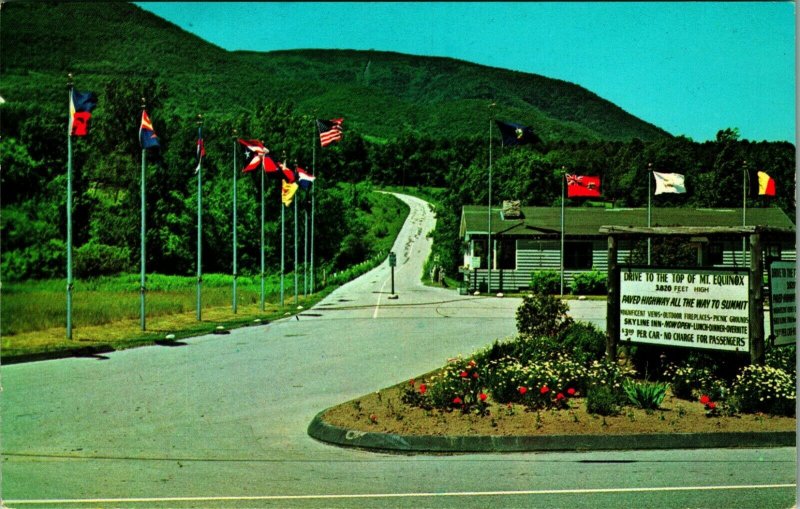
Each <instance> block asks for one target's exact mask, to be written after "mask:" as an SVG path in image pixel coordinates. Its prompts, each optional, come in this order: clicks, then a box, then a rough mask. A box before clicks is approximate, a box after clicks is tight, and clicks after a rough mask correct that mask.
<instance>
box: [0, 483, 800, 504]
mask: <svg viewBox="0 0 800 509" xmlns="http://www.w3.org/2000/svg"><path fill="white" fill-rule="evenodd" d="M796 487H797V484H751V485H747V484H745V485H732V486H665V487H653V488H586V489H571V490H520V491H459V492H444V493H435V492H433V493H431V492H422V493H354V494H344V495H263V496H230V497H163V498H159V497H150V498H82V499H38V500H37V499H30V500H5V501H4V503H6V504H8V505H46V504H119V503H142V504H146V503H156V502H236V501H242V502H247V501H257V500H264V501H269V500H352V499H368V498H435V497H505V496H520V495H523V496H524V495H588V494H603V493H611V494H613V493H657V492H665V491H709V490H715V491H724V490H728V491H730V490H766V489H789V488H796Z"/></svg>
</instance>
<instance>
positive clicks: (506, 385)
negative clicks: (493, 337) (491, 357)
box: [486, 355, 588, 409]
mask: <svg viewBox="0 0 800 509" xmlns="http://www.w3.org/2000/svg"><path fill="white" fill-rule="evenodd" d="M587 374H588V371H587V369H586V368H585V367H584V366H582V365H581V364H579V363H577V362H575V361H573V360H572V359H570V358H569V357H567V356H564V355H559V356H557V357H555V358H554V359H551V360H540V361H537V362H535V363H530V364H525V363H521V362H519V361H517V360H516V359H513V358H506V359H504V360H500V361H492V362H490V363H489V370H488V374H487V376H486V382H487V386H488V387H489V390H490V391H491V393H492V397H493V398H494V399H495V401H497V402H499V403H511V402H519V403H524V404H525V405H526V406H527V407H529V408H533V409H540V408H548V407H553V406H560V405H561V404H562V403H563V402H565V401H564V399H562V400H559V399H557V396H558V394H559V393H563V394H565V395H567V394H568V395H569V396H573V395H574V394H575V393H576V392H580V391H583V389H584V388H585V387H586V381H587V379H588V376H587ZM543 387H546V388H547V390H546V391H544V392H542V388H543ZM570 389H572V391H570ZM570 392H571V394H570ZM565 398H566V396H565Z"/></svg>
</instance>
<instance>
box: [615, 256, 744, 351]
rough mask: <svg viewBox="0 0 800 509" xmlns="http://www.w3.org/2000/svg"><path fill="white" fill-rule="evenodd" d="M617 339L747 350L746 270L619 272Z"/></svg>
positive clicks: (647, 269)
mask: <svg viewBox="0 0 800 509" xmlns="http://www.w3.org/2000/svg"><path fill="white" fill-rule="evenodd" d="M619 279H620V320H619V324H620V339H621V340H623V341H625V340H628V339H630V341H632V342H635V343H650V344H655V345H664V346H678V347H688V348H703V349H711V350H728V351H738V352H747V351H749V349H750V326H749V322H750V317H749V309H748V308H749V304H748V302H749V299H748V288H749V286H748V272H747V271H733V270H725V271H723V270H719V271H717V270H715V271H703V270H701V269H698V270H677V269H655V268H627V267H623V268H621V270H620V276H619Z"/></svg>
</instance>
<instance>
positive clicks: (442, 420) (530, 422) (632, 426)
mask: <svg viewBox="0 0 800 509" xmlns="http://www.w3.org/2000/svg"><path fill="white" fill-rule="evenodd" d="M404 388H405V384H400V385H397V386H394V387H390V388H388V389H384V390H382V391H379V392H376V393H371V394H367V395H364V396H363V397H361V398H358V399H356V400H353V401H349V402H347V403H343V404H341V405H338V406H336V407H333V408H331V409H329V410H328V411H327V412H325V414H323V419H324V420H325V421H326V422H328V423H329V424H332V425H334V426H339V427H342V428H345V429H353V430H359V431H370V432H376V433H396V434H400V435H450V436H470V435H474V436H479V435H496V436H513V435H570V434H575V435H595V434H596V435H601V434H603V435H609V434H612V435H626V434H640V433H688V432H691V433H713V432H765V431H767V432H768V431H794V430H795V426H796V420H795V418H792V417H778V416H770V415H764V414H744V415H741V416H735V417H707V416H706V413H705V409H704V407H703V405H702V404H700V403H699V402H693V401H686V400H682V399H678V398H675V397H674V396H672V395H671V394H669V393H668V394H667V397H666V398H665V399H664V402H663V403H662V405H661V408H660V409H658V410H655V411H651V412H647V411H645V410H641V409H637V408H633V407H623V408H622V410H621V413H620V414H619V415H616V416H607V417H603V416H600V415H594V414H590V413H588V412H587V411H586V402H585V400H584V398H580V397H576V398H573V399H571V400H570V402H569V404H570V408H569V409H565V410H541V411H539V412H535V411H532V412H531V411H526V409H525V407H523V406H522V405H516V404H514V405H511V406H509V405H505V404H498V403H495V402H492V401H491V399H489V400H488V403H490V405H489V415H487V416H480V415H476V414H463V413H462V412H460V411H458V410H454V411H452V412H444V411H440V410H427V411H426V410H423V409H420V408H413V407H410V406H408V405H406V404H405V403H403V402H402V401H401V399H400V398H401V396H402V392H403V389H404Z"/></svg>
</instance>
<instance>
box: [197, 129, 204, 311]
mask: <svg viewBox="0 0 800 509" xmlns="http://www.w3.org/2000/svg"><path fill="white" fill-rule="evenodd" d="M197 126H198V127H197V140H198V143H199V140H202V139H203V116H202V115H197ZM198 150H199V147H198ZM198 159H199V160H198V161H197V321H198V322H199V321H201V320H202V318H203V311H202V284H203V212H202V210H203V182H202V176H203V158H202V157H198Z"/></svg>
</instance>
